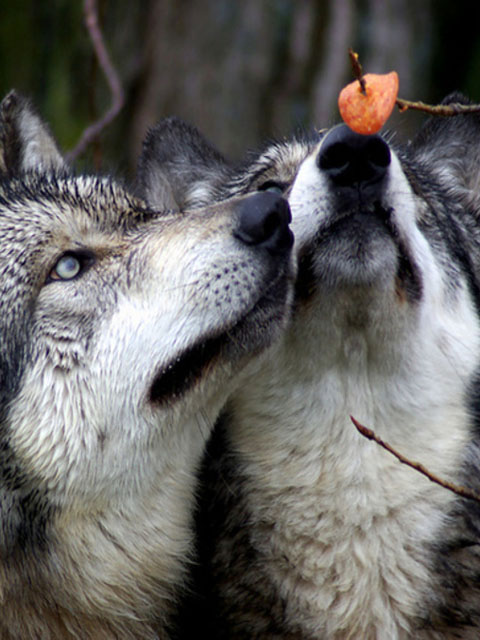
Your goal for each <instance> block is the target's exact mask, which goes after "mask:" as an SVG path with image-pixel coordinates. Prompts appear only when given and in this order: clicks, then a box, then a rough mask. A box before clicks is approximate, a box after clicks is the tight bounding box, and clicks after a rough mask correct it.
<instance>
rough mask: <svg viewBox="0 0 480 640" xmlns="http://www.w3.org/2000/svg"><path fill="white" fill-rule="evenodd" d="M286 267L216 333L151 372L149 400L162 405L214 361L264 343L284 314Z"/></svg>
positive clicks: (232, 357)
mask: <svg viewBox="0 0 480 640" xmlns="http://www.w3.org/2000/svg"><path fill="white" fill-rule="evenodd" d="M288 281H289V275H288V270H287V269H284V270H282V271H281V272H280V273H278V274H277V277H275V278H274V280H273V281H272V282H271V283H269V286H268V288H267V289H266V290H265V291H264V292H263V295H262V296H261V297H260V298H259V299H258V300H257V302H256V303H255V304H254V305H253V307H252V308H251V309H250V310H249V311H248V312H246V313H245V314H244V315H243V316H242V317H241V318H240V319H239V320H237V322H235V323H234V324H233V325H231V326H230V327H229V328H227V329H223V330H222V331H221V332H220V333H218V334H213V335H211V336H206V337H203V338H202V339H201V340H199V341H198V342H196V343H194V344H193V346H191V347H189V348H187V349H185V351H183V352H182V353H180V354H179V355H178V356H177V357H176V358H175V359H174V360H172V361H171V362H169V363H168V364H167V365H166V366H165V367H163V368H162V369H161V371H159V373H158V374H157V375H156V376H155V378H154V381H153V383H152V385H151V387H150V392H149V400H150V402H152V403H154V404H156V405H162V404H165V403H167V402H169V401H172V400H175V399H178V398H179V397H180V396H181V395H183V394H184V393H185V392H186V391H188V390H189V389H190V388H192V387H193V386H194V385H195V384H196V383H197V382H198V381H200V380H201V379H202V378H203V377H205V376H206V375H207V373H208V371H207V370H208V369H209V368H210V367H213V366H215V361H217V360H219V359H221V358H227V357H228V360H229V361H234V360H236V359H237V358H239V357H241V356H242V355H244V354H246V353H252V354H254V353H256V352H259V351H261V350H263V349H264V348H265V347H267V346H268V345H269V344H270V342H271V340H272V338H273V334H274V333H275V327H277V326H278V325H280V324H281V323H282V321H283V319H284V317H285V315H286V308H287V305H286V300H287V294H286V290H287V287H288Z"/></svg>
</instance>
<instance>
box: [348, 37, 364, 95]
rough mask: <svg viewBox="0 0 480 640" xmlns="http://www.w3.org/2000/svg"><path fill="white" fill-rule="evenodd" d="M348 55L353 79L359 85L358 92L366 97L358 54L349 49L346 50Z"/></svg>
mask: <svg viewBox="0 0 480 640" xmlns="http://www.w3.org/2000/svg"><path fill="white" fill-rule="evenodd" d="M348 55H349V56H350V62H351V64H352V71H353V75H354V76H355V79H356V80H358V82H359V83H360V90H361V92H362V93H363V95H364V96H366V95H367V85H366V83H365V78H364V77H363V69H362V65H361V64H360V61H359V59H358V53H355V51H354V50H353V49H352V48H351V47H350V49H349V50H348Z"/></svg>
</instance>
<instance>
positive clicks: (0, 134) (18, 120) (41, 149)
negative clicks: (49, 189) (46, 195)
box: [0, 91, 67, 177]
mask: <svg viewBox="0 0 480 640" xmlns="http://www.w3.org/2000/svg"><path fill="white" fill-rule="evenodd" d="M66 168H67V166H66V163H65V161H64V160H63V158H62V155H61V154H60V151H59V150H58V147H57V143H56V142H55V140H54V138H53V136H52V134H51V133H50V130H49V128H48V126H47V125H46V124H45V123H44V122H43V121H42V119H41V118H40V116H39V115H38V114H37V112H36V111H35V109H34V108H33V107H32V105H31V104H30V102H29V101H28V100H27V99H26V98H24V97H23V96H20V95H19V94H18V93H17V92H16V91H10V93H9V94H7V96H6V97H5V98H4V99H3V100H2V102H1V103H0V173H3V174H5V175H7V176H10V177H14V176H17V175H20V174H22V173H25V172H28V171H36V172H42V173H45V172H52V171H55V172H58V171H64V170H65V169H66Z"/></svg>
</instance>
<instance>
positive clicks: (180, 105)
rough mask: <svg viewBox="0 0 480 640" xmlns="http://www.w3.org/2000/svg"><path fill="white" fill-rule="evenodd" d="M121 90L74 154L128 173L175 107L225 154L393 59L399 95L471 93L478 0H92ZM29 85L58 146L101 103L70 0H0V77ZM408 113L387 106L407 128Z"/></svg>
mask: <svg viewBox="0 0 480 640" xmlns="http://www.w3.org/2000/svg"><path fill="white" fill-rule="evenodd" d="M98 7H99V14H100V21H101V25H102V29H103V33H104V37H105V41H106V44H107V46H108V49H109V52H110V55H111V58H112V61H113V63H114V65H115V67H116V68H117V70H118V73H119V75H120V78H121V81H122V84H123V87H124V90H125V94H126V103H125V106H124V108H123V109H122V111H121V113H120V115H119V116H118V117H117V118H116V119H115V121H114V122H113V123H112V124H111V125H110V126H109V127H108V128H107V129H106V130H105V131H104V132H103V133H102V136H101V138H100V140H99V142H98V143H97V144H96V145H93V146H91V147H90V148H89V150H88V152H87V153H86V154H84V155H83V156H82V157H81V158H80V160H79V163H78V164H79V165H80V166H81V167H89V168H95V169H102V170H104V171H114V172H120V173H124V174H127V175H129V174H131V173H132V171H133V168H134V166H135V163H136V157H137V155H138V152H139V149H140V146H141V140H142V138H143V136H144V133H145V131H146V129H147V128H148V126H150V125H152V124H153V123H154V122H155V121H156V120H158V119H159V118H161V117H163V116H165V115H171V114H176V115H179V116H181V117H183V118H184V119H186V120H188V121H190V122H191V123H193V124H195V125H196V126H198V127H199V128H200V129H201V130H202V131H203V132H204V134H206V135H207V136H208V138H209V139H210V140H211V141H212V142H213V143H214V144H216V145H217V146H218V147H219V148H220V149H221V150H222V151H223V152H224V153H226V154H227V155H229V156H231V157H233V158H239V157H241V156H243V155H244V153H245V151H246V150H247V149H250V148H255V147H256V146H258V145H259V144H260V143H261V142H262V141H264V140H265V139H266V138H267V139H268V138H271V137H282V136H286V135H289V134H290V133H292V132H293V131H294V130H295V129H296V128H298V127H303V126H307V127H308V126H315V127H318V128H321V127H324V126H328V125H331V124H332V123H334V122H336V121H337V120H338V112H337V107H336V100H337V96H338V92H339V90H340V89H341V88H342V86H343V85H344V84H346V82H348V81H350V79H351V71H350V64H349V60H348V56H347V49H348V47H350V46H351V47H353V48H354V49H355V50H356V51H358V53H359V54H360V60H361V62H362V63H363V67H364V71H365V72H369V71H370V72H377V73H378V72H380V73H382V72H387V71H390V70H392V69H395V70H396V71H397V72H398V74H399V77H400V94H399V95H400V97H402V98H405V99H411V100H423V101H430V102H438V101H439V100H441V98H442V97H443V96H444V95H446V94H447V93H448V92H450V91H452V90H454V89H461V90H462V91H464V92H466V93H467V94H468V95H469V96H470V97H471V98H473V99H474V100H475V101H480V35H479V29H478V25H479V24H480V3H477V2H471V1H467V0H454V1H452V0H359V1H356V2H355V1H353V0H198V1H194V0H143V1H139V2H135V1H131V0H130V1H125V0H116V1H115V0H99V2H98ZM12 87H15V88H17V89H19V90H20V91H22V92H23V93H25V94H26V95H28V96H30V97H31V98H32V99H33V101H34V103H35V104H36V106H37V108H38V109H39V110H40V112H41V114H42V116H43V117H44V118H46V119H47V121H48V122H49V123H50V125H51V128H52V130H53V132H54V134H55V136H56V137H57V139H58V140H59V143H60V145H61V147H62V149H63V150H65V151H67V150H69V149H71V148H72V147H73V146H74V145H75V143H76V142H77V140H78V138H79V136H80V134H81V132H82V131H83V129H84V128H85V127H86V126H87V125H88V124H89V123H91V122H92V121H93V120H95V119H96V118H98V117H99V116H100V115H101V114H102V112H104V111H105V109H106V108H107V107H108V106H109V105H110V102H111V95H110V92H109V90H108V87H107V84H106V82H105V78H104V76H103V74H102V73H101V72H100V70H99V68H98V64H97V62H96V59H95V56H94V54H93V49H92V44H91V41H90V39H89V36H88V33H87V31H86V29H85V27H84V18H83V2H82V1H81V0H4V1H3V2H2V6H1V8H0V89H1V94H2V96H3V95H4V94H5V93H6V92H7V91H8V90H9V89H10V88H12ZM420 119H421V116H420V115H418V114H414V113H411V112H408V113H407V114H402V115H401V114H396V115H395V116H394V117H393V118H392V119H391V120H390V121H389V127H392V128H395V129H396V130H398V131H399V135H400V136H402V137H408V136H410V135H411V134H412V133H413V132H414V130H415V129H416V127H417V126H418V123H419V120H420Z"/></svg>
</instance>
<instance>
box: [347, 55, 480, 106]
mask: <svg viewBox="0 0 480 640" xmlns="http://www.w3.org/2000/svg"><path fill="white" fill-rule="evenodd" d="M348 55H349V57H350V62H351V65H352V71H353V75H354V77H355V79H356V80H358V82H359V83H360V88H361V91H362V93H363V94H364V95H366V86H367V85H366V81H365V78H364V77H363V69H362V65H361V64H360V60H359V57H358V53H356V52H355V51H354V50H353V49H352V48H350V49H349V50H348ZM395 104H396V105H397V107H398V108H399V110H400V112H403V111H407V110H408V109H413V110H415V111H424V112H425V113H428V114H430V115H432V116H458V115H462V114H465V113H479V112H480V105H479V104H461V103H459V102H453V103H451V104H437V105H431V104H426V103H425V102H420V101H418V102H412V101H411V100H402V99H401V98H397V100H396V101H395Z"/></svg>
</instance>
